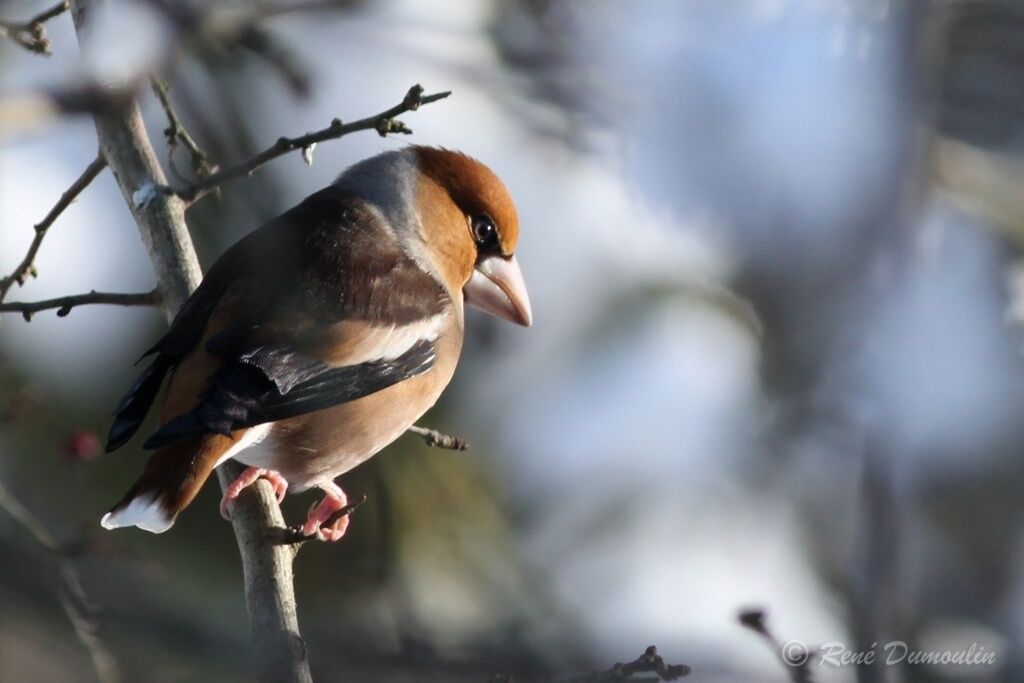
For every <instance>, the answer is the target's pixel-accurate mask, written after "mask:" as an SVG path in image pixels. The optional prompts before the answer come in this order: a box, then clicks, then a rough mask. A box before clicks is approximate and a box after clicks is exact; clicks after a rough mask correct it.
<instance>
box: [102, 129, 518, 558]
mask: <svg viewBox="0 0 1024 683" xmlns="http://www.w3.org/2000/svg"><path fill="white" fill-rule="evenodd" d="M518 237H519V220H518V218H517V216H516V209H515V205H514V204H513V203H512V198H511V197H510V196H509V193H508V190H507V189H506V188H505V186H504V185H503V184H502V182H501V181H500V180H499V179H498V177H497V176H496V175H495V174H494V173H493V172H492V171H491V170H490V169H489V168H487V167H486V166H484V165H483V164H481V163H480V162H478V161H476V160H475V159H472V158H470V157H468V156H466V155H464V154H461V153H458V152H452V151H448V150H443V149H434V148H430V147H416V146H414V147H408V148H405V149H403V150H400V151H392V152H386V153H384V154H380V155H378V156H375V157H372V158H370V159H366V160H364V161H362V162H360V163H358V164H356V165H355V166H352V167H351V168H349V169H348V170H347V171H345V172H344V173H343V174H342V175H341V176H340V177H339V178H338V179H337V181H335V182H334V184H332V185H330V186H328V187H327V188H325V189H323V190H320V191H319V192H317V193H315V194H313V195H310V196H309V197H307V198H306V199H305V200H303V201H302V203H300V204H299V205H298V206H296V207H295V208H293V209H291V210H289V211H286V212H285V213H283V214H281V215H280V216H278V217H277V218H274V219H273V220H271V221H270V222H268V223H266V224H265V225H263V226H262V227H260V228H259V229H258V230H256V231H254V232H252V233H251V234H249V235H247V236H246V237H245V238H243V239H242V240H240V241H239V242H238V243H236V244H235V245H234V246H232V247H231V248H230V249H228V250H227V252H225V253H224V255H223V256H221V257H220V259H219V260H218V261H217V262H216V263H215V264H214V265H213V267H212V268H210V270H209V273H208V274H207V275H206V278H205V279H204V280H203V282H202V284H201V285H200V286H199V288H198V289H197V290H196V291H195V293H193V294H192V296H191V297H190V298H189V299H188V301H186V302H185V304H184V305H183V306H182V307H181V310H180V311H179V312H178V314H177V316H176V317H175V319H174V322H173V323H172V324H171V327H170V329H169V330H168V331H167V333H166V334H165V335H164V336H163V338H162V339H161V340H160V341H158V342H157V343H156V345H155V346H153V348H151V349H150V350H149V351H148V352H147V354H146V355H150V354H155V359H154V360H153V361H152V363H151V364H150V365H149V367H148V368H146V370H145V371H144V372H143V373H142V376H141V377H140V378H139V379H138V381H136V383H135V385H134V386H133V387H132V388H131V389H130V390H129V392H128V394H127V395H126V396H125V397H124V398H123V399H122V400H121V403H120V404H119V405H118V407H117V411H116V412H115V420H114V424H113V426H112V427H111V430H110V436H109V439H108V443H107V450H108V451H111V450H113V449H115V448H118V447H119V446H121V445H123V444H124V443H125V442H126V441H128V440H129V439H130V438H131V437H132V435H133V434H134V433H135V432H136V431H137V430H138V428H139V426H140V425H141V424H142V421H143V419H144V418H145V416H146V413H147V412H148V411H149V407H150V405H151V404H152V403H153V400H154V398H155V397H156V394H157V392H158V391H159V389H160V386H161V384H162V383H163V379H164V377H165V376H167V375H170V381H169V387H168V390H167V396H166V398H165V400H164V405H163V409H162V410H161V411H160V419H159V428H158V429H157V431H156V432H155V433H154V434H153V435H152V436H150V437H149V439H148V440H147V441H146V442H145V444H144V447H145V448H149V449H153V454H152V456H151V457H150V458H149V462H147V463H146V467H145V470H144V471H143V473H142V476H141V477H139V480H138V481H137V482H136V483H135V485H134V486H132V487H131V489H129V491H128V493H127V494H126V495H125V496H124V498H122V499H121V501H120V502H119V503H118V504H117V505H115V506H114V507H113V509H112V510H111V511H110V512H109V513H107V514H106V515H105V516H104V517H103V520H102V524H103V526H104V527H106V528H107V529H115V528H118V527H125V526H137V527H139V528H140V529H145V530H147V531H152V532H154V533H160V532H163V531H166V530H167V529H169V528H170V527H171V525H172V524H173V523H174V520H175V518H176V517H177V515H178V514H179V513H180V512H181V511H182V510H183V509H184V508H185V507H186V506H187V505H188V504H189V503H190V502H192V499H193V498H195V496H196V494H197V493H198V491H199V489H200V487H201V486H202V485H203V482H205V481H206V479H207V477H209V476H210V473H211V472H212V471H213V469H214V468H215V467H217V466H218V465H220V464H221V463H223V462H224V461H226V460H228V459H229V458H234V459H236V460H238V461H240V462H242V463H244V464H245V465H247V466H248V469H247V470H246V471H245V473H244V474H242V476H241V477H239V479H238V480H237V481H235V482H234V483H233V484H232V485H231V486H230V487H229V488H228V489H227V490H226V491H225V493H224V498H223V501H222V503H221V511H222V513H224V514H225V515H226V514H227V513H228V511H229V509H230V505H231V503H232V501H233V500H234V499H235V498H237V497H238V495H239V494H240V493H241V492H242V490H243V489H245V487H247V486H249V485H251V484H253V483H254V482H256V481H257V480H258V479H260V478H265V479H267V480H268V481H269V482H270V483H271V484H272V486H273V487H274V490H275V492H276V493H277V495H278V499H279V500H280V499H281V498H283V496H284V494H285V492H286V491H289V490H290V491H293V492H294V491H303V490H305V489H308V488H311V487H314V486H315V487H318V488H320V489H322V490H323V491H324V493H325V494H326V495H325V497H324V499H323V500H322V501H321V502H320V503H319V504H317V505H316V506H315V507H313V508H312V509H311V510H310V512H309V518H308V519H307V521H306V523H305V524H304V526H303V533H304V534H306V535H307V536H318V537H319V538H322V539H327V540H336V539H338V538H340V537H341V535H342V534H343V533H344V531H345V527H346V526H347V524H348V518H347V517H344V516H343V517H341V518H340V519H339V520H338V521H337V522H335V523H334V524H332V525H331V526H329V527H328V526H325V522H327V521H328V519H329V518H330V517H331V515H332V513H334V512H336V511H337V510H339V509H341V508H342V507H344V506H345V505H346V499H345V494H344V492H343V491H342V490H341V488H339V486H338V485H337V484H335V483H334V480H335V478H336V477H338V476H339V475H341V474H343V473H345V472H347V471H348V470H350V469H352V468H353V467H355V466H356V465H358V464H359V463H361V462H363V461H365V460H366V459H368V458H369V457H370V456H372V455H374V454H375V453H377V452H378V451H379V450H381V449H382V448H384V447H385V446H387V445H388V444H389V443H391V442H392V441H394V440H395V439H397V438H398V437H399V436H400V435H401V434H402V433H403V432H405V431H406V430H407V429H408V428H409V427H410V426H412V424H413V423H414V422H415V421H416V420H417V419H419V417H420V416H421V415H423V413H424V412H426V411H427V410H428V409H429V408H430V407H431V406H433V405H434V403H435V402H436V401H437V399H438V397H439V396H440V395H441V392H442V391H443V390H444V388H445V386H446V385H447V384H448V382H449V380H451V378H452V373H453V372H454V371H455V365H456V363H457V362H458V359H459V353H460V351H461V349H462V337H463V328H464V313H463V301H465V302H468V303H469V304H470V305H473V306H476V307H477V308H480V309H482V310H484V311H486V312H488V313H491V314H493V315H496V316H498V317H500V318H504V319H506V320H509V321H512V322H515V323H519V324H520V325H524V326H528V325H530V322H531V313H530V301H529V298H528V297H527V293H526V286H525V284H524V282H523V276H522V273H521V272H520V270H519V264H518V263H517V262H516V258H515V256H514V253H513V252H514V251H515V246H516V241H517V239H518Z"/></svg>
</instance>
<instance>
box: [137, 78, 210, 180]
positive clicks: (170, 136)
mask: <svg viewBox="0 0 1024 683" xmlns="http://www.w3.org/2000/svg"><path fill="white" fill-rule="evenodd" d="M152 85H153V93H154V94H156V98H157V100H159V101H160V106H161V107H163V110H164V113H165V114H166V115H167V128H165V129H164V136H165V137H166V138H167V148H168V152H167V161H168V164H169V165H170V167H171V169H172V170H174V171H175V173H177V169H176V168H175V166H174V150H175V149H177V147H178V143H179V142H180V143H181V144H182V145H184V146H185V149H187V150H188V153H189V155H190V156H191V160H192V171H193V172H194V173H195V174H196V176H198V177H199V178H205V177H206V176H208V175H210V174H211V173H213V172H214V171H216V170H217V169H216V167H214V166H211V165H210V162H209V159H208V158H207V156H206V152H204V151H203V150H202V148H201V147H200V146H199V144H198V143H196V141H195V139H194V138H193V137H192V136H191V135H189V132H188V131H187V130H186V129H185V127H184V126H183V125H181V120H180V119H179V118H178V113H177V112H176V111H175V110H174V105H173V104H171V95H170V93H169V92H168V88H167V84H166V83H164V82H163V81H162V80H160V79H159V78H153V79H152ZM179 177H181V175H180V174H179Z"/></svg>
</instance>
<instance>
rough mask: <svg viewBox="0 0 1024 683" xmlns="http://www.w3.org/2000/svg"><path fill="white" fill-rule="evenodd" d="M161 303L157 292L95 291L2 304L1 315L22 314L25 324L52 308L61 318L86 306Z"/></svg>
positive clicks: (0, 304)
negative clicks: (124, 292) (72, 310)
mask: <svg viewBox="0 0 1024 683" xmlns="http://www.w3.org/2000/svg"><path fill="white" fill-rule="evenodd" d="M159 303H160V293H159V292H158V291H157V290H155V289H154V290H152V291H149V292H142V293H138V294H135V293H131V294H122V293H119V292H97V291H96V290H93V291H91V292H89V293H88V294H72V295H70V296H61V297H57V298H56V299H45V300H43V301H11V302H9V303H0V313H21V316H22V317H23V318H24V319H25V322H31V321H32V315H33V314H35V313H38V312H39V311H46V310H49V309H51V308H56V309H57V315H58V316H59V317H61V318H63V317H64V316H66V315H67V314H68V313H70V312H71V309H72V308H74V307H75V306H82V305H85V304H114V305H115V306H157V305H159Z"/></svg>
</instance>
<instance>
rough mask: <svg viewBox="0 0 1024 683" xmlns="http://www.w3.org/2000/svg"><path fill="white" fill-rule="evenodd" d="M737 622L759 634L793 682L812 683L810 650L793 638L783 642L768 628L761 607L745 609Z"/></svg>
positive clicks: (765, 616)
mask: <svg viewBox="0 0 1024 683" xmlns="http://www.w3.org/2000/svg"><path fill="white" fill-rule="evenodd" d="M739 622H740V624H741V625H742V626H745V627H746V628H749V629H750V630H751V631H753V632H754V633H756V634H758V635H759V636H761V638H762V639H763V640H764V642H765V643H766V644H767V645H768V647H770V648H771V649H772V652H774V653H775V656H776V657H778V659H779V662H780V663H781V664H782V665H783V666H784V667H785V668H786V671H787V672H788V673H789V679H790V680H791V681H792V682H793V683H812V682H813V679H812V677H811V670H810V664H811V652H810V650H808V649H807V646H806V645H804V644H803V643H800V642H798V641H795V640H790V641H789V642H786V643H783V642H782V641H780V640H779V639H778V638H776V637H775V634H774V633H772V631H771V630H770V629H769V628H768V619H767V615H766V614H765V611H764V610H763V609H745V610H743V611H741V612H740V613H739Z"/></svg>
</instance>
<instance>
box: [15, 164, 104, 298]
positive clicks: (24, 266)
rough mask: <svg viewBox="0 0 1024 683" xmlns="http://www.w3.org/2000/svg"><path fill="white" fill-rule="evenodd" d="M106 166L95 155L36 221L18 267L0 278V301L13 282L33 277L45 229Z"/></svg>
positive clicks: (48, 227)
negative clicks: (48, 209) (29, 242)
mask: <svg viewBox="0 0 1024 683" xmlns="http://www.w3.org/2000/svg"><path fill="white" fill-rule="evenodd" d="M106 166H107V161H106V159H104V158H103V155H102V154H99V155H97V156H96V158H95V159H93V161H92V162H91V163H90V164H89V165H88V166H86V167H85V170H84V171H82V175H80V176H78V179H77V180H76V181H75V182H73V183H72V184H71V187H69V188H68V189H67V190H65V191H64V194H62V195H61V196H60V199H58V200H57V203H56V204H54V206H53V208H52V209H50V212H49V213H48V214H46V217H45V218H43V220H41V221H40V222H38V223H36V225H35V231H36V234H35V237H33V238H32V244H30V245H29V247H28V253H27V254H25V258H23V259H22V260H21V263H19V264H18V267H17V268H15V269H14V272H12V273H11V274H10V275H8V276H7V277H5V278H3V279H0V301H3V300H4V297H5V296H7V292H8V290H10V288H11V286H12V285H13V284H14V283H15V282H17V283H18V286H19V287H20V286H21V285H23V284H25V280H27V279H28V278H29V276H32V277H35V275H36V270H35V265H34V261H35V259H36V254H38V253H39V247H40V246H42V244H43V238H45V237H46V231H47V230H49V229H50V226H51V225H53V222H54V221H56V220H57V217H58V216H60V215H61V213H63V212H64V209H66V208H68V207H69V206H70V205H71V202H73V201H75V199H76V198H77V197H78V195H80V194H81V193H82V190H84V189H85V188H86V187H87V186H88V185H89V183H91V182H92V181H93V179H95V178H96V176H98V175H99V174H100V171H102V170H103V169H104V168H106Z"/></svg>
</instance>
